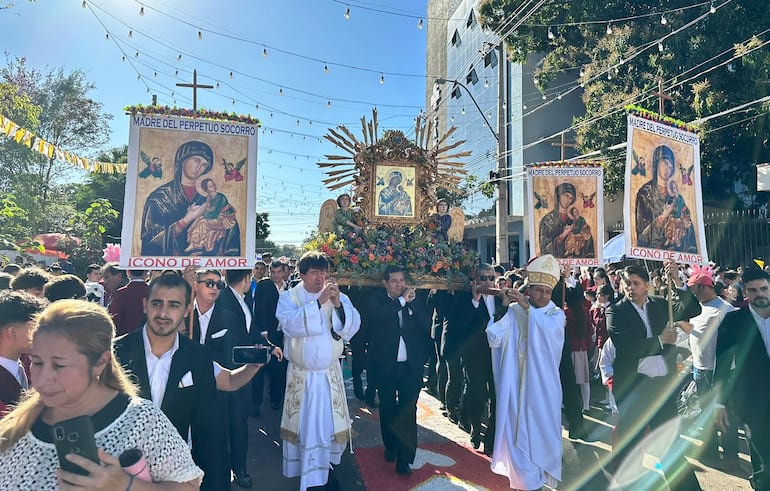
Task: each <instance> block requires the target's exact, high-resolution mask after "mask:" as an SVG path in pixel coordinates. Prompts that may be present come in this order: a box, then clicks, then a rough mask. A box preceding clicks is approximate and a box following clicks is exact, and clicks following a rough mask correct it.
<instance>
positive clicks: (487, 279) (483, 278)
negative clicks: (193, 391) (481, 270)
mask: <svg viewBox="0 0 770 491" xmlns="http://www.w3.org/2000/svg"><path fill="white" fill-rule="evenodd" d="M479 280H480V281H495V276H494V275H492V276H484V275H481V276H479Z"/></svg>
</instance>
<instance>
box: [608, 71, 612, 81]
mask: <svg viewBox="0 0 770 491" xmlns="http://www.w3.org/2000/svg"><path fill="white" fill-rule="evenodd" d="M607 80H612V73H611V72H607Z"/></svg>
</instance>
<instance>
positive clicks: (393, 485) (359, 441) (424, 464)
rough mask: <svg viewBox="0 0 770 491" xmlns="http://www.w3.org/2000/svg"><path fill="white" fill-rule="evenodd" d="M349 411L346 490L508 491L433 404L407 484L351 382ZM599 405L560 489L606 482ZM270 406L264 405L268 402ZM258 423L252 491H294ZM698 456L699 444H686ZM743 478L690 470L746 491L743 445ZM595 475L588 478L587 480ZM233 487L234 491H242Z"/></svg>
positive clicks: (272, 414) (264, 426) (269, 415)
mask: <svg viewBox="0 0 770 491" xmlns="http://www.w3.org/2000/svg"><path fill="white" fill-rule="evenodd" d="M347 385H348V387H347V391H348V404H349V406H350V413H351V416H352V417H353V419H354V423H353V428H354V436H353V445H354V455H350V453H349V452H346V453H345V455H344V456H343V460H342V464H341V465H340V466H338V467H337V470H336V473H337V477H338V479H339V481H340V484H341V487H342V490H343V491H358V490H366V489H368V490H376V491H398V490H405V491H406V490H420V491H425V490H434V489H435V490H474V489H489V490H498V489H499V490H505V489H507V481H506V480H505V479H503V478H499V477H498V476H494V475H492V473H491V472H490V471H489V467H488V466H489V460H488V458H487V457H486V456H484V455H483V454H482V453H481V452H479V451H474V450H473V448H472V447H471V446H470V438H469V436H468V434H467V433H465V432H463V431H462V430H460V429H459V428H458V427H457V425H454V424H451V423H450V422H449V420H448V419H447V418H445V417H444V416H442V415H441V411H440V410H439V403H438V401H437V400H436V399H434V398H433V397H431V396H430V395H428V394H427V393H426V392H424V391H423V392H422V393H421V395H420V400H419V407H418V416H417V418H418V424H419V425H420V434H419V442H420V450H418V455H417V458H416V459H415V465H414V466H413V467H414V468H415V472H414V473H413V474H412V475H411V476H409V477H403V476H399V475H397V474H396V473H395V471H394V469H392V467H393V464H388V463H387V462H385V460H384V459H383V458H382V451H383V449H382V442H381V439H380V432H379V420H378V411H377V410H376V409H370V408H368V407H366V406H365V405H362V404H361V403H360V402H359V401H357V400H356V399H355V398H354V397H353V390H352V385H351V384H350V381H348V383H347ZM592 389H593V390H594V392H595V395H596V397H593V399H596V400H597V403H596V404H595V408H594V409H592V411H591V413H589V415H587V416H586V422H587V429H588V431H589V432H590V433H591V435H592V436H593V437H595V438H597V441H596V442H591V443H584V442H575V441H570V440H568V439H566V436H567V435H566V432H564V437H565V438H564V440H563V443H564V459H565V465H564V476H563V481H562V485H561V487H560V488H559V489H563V490H578V489H583V490H594V489H596V490H602V489H605V488H606V485H607V483H606V479H604V477H603V475H602V473H601V472H600V471H599V470H598V468H597V465H596V463H597V460H598V459H600V458H602V457H603V456H605V455H606V454H607V452H608V451H609V450H610V446H609V438H610V429H611V427H610V425H609V424H608V423H607V420H608V419H609V418H610V416H611V415H610V414H609V413H608V412H603V411H601V410H600V409H599V407H600V405H599V404H598V399H600V398H601V397H603V396H604V394H603V392H599V391H601V388H599V387H597V386H593V387H592ZM265 400H267V398H265ZM263 406H264V407H263V408H262V416H261V417H260V418H251V419H250V421H249V425H250V426H249V433H250V436H251V438H250V441H251V443H250V447H249V453H250V458H249V472H250V473H251V475H252V477H253V478H254V486H253V488H252V489H254V490H258V491H261V490H271V491H284V490H285V491H290V490H292V491H293V490H297V489H298V487H299V479H286V478H284V477H282V475H281V447H280V445H281V443H280V439H279V438H278V434H279V432H278V430H279V422H280V421H279V420H280V412H279V411H277V410H273V409H271V408H270V407H269V405H268V404H267V403H265V404H263ZM688 441H690V442H691V443H692V445H693V447H692V451H693V452H695V451H696V450H697V446H698V445H699V444H700V442H699V441H698V440H694V439H688ZM741 446H742V448H741V451H742V452H744V453H742V454H741V455H740V457H741V461H742V471H741V472H735V474H738V475H732V474H728V473H725V472H721V471H719V470H715V469H712V468H709V467H707V466H705V465H703V464H701V463H699V462H698V461H696V460H692V459H691V460H690V462H691V463H692V464H693V466H694V469H695V472H696V474H697V476H698V480H699V482H700V484H701V486H702V487H703V489H704V490H707V491H708V490H714V491H716V490H719V491H726V490H740V489H745V490H749V489H751V487H750V486H749V484H748V481H747V480H746V478H747V477H748V473H747V471H748V469H749V460H748V456H747V455H746V454H745V451H746V449H745V441H743V440H741ZM645 464H646V465H648V466H649V467H650V468H654V466H655V461H654V459H652V458H647V459H646V460H645ZM591 476H592V477H591ZM239 489H240V488H238V487H237V486H235V485H233V490H239Z"/></svg>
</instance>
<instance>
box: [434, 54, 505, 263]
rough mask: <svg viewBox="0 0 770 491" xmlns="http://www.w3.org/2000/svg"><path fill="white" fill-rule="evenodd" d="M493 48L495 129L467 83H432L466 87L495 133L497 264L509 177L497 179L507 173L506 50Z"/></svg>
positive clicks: (501, 252) (501, 260) (500, 258)
mask: <svg viewBox="0 0 770 491" xmlns="http://www.w3.org/2000/svg"><path fill="white" fill-rule="evenodd" d="M496 49H498V50H499V53H498V57H499V60H500V62H499V63H498V64H497V66H498V79H497V82H498V83H497V130H498V131H495V130H494V129H493V128H492V125H491V124H489V120H488V119H487V117H486V115H484V111H482V110H481V107H479V103H478V102H476V98H475V97H473V93H471V91H470V90H469V89H468V87H466V86H465V85H464V84H463V83H461V82H459V81H457V80H447V79H445V78H437V79H436V81H435V83H436V84H445V83H447V82H451V83H453V84H456V85H459V86H460V87H462V88H463V89H465V92H467V93H468V95H469V96H470V98H471V101H473V104H474V105H475V106H476V109H478V111H479V114H481V117H482V119H483V120H484V123H485V124H486V125H487V128H489V131H490V132H491V133H492V136H494V137H495V141H497V214H496V223H495V237H496V240H495V254H496V260H497V262H498V263H499V264H505V265H507V264H508V181H506V180H504V179H500V177H501V176H504V175H506V173H507V170H508V162H507V159H506V150H507V148H506V142H505V138H506V135H507V130H506V124H507V118H506V111H505V99H506V73H505V68H506V65H507V63H505V62H503V60H505V59H506V58H505V51H504V48H503V43H502V42H501V43H499V44H498V45H497V46H496Z"/></svg>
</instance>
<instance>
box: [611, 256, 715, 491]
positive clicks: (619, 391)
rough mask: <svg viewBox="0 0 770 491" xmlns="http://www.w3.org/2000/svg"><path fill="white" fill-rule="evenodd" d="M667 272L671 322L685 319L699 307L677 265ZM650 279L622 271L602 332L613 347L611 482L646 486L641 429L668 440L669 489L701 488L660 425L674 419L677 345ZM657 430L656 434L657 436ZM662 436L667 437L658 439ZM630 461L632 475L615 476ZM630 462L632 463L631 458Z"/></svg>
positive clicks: (635, 270) (637, 270)
mask: <svg viewBox="0 0 770 491" xmlns="http://www.w3.org/2000/svg"><path fill="white" fill-rule="evenodd" d="M666 271H667V274H668V275H669V277H670V278H672V280H673V281H674V284H675V286H676V288H677V290H676V294H677V295H678V297H679V299H678V300H676V301H673V302H672V303H673V305H672V311H673V321H680V320H686V319H689V318H691V317H695V316H696V315H698V314H700V312H701V307H700V304H699V303H698V300H697V299H696V298H695V296H694V295H693V294H692V293H691V292H690V291H688V290H686V289H682V288H684V284H683V282H682V280H681V279H680V278H679V276H678V267H677V265H676V264H675V263H673V262H671V263H668V264H666ZM649 281H650V277H649V275H648V274H647V270H645V269H644V268H643V267H640V266H628V267H626V268H625V269H624V270H623V272H622V286H623V289H624V290H625V293H626V296H625V298H623V299H622V300H620V301H619V302H617V303H615V304H613V305H611V306H610V307H609V308H608V309H607V311H606V315H607V331H608V332H609V334H610V337H611V338H612V342H613V343H614V345H615V349H616V352H617V355H616V357H615V362H614V364H613V367H614V371H615V373H614V377H613V379H612V382H611V383H612V388H613V392H614V393H615V398H616V399H617V402H618V410H619V414H618V421H617V424H616V425H615V434H614V438H613V448H612V452H613V456H612V458H613V462H612V466H611V468H612V469H613V470H614V471H616V474H615V478H616V480H618V482H619V483H620V484H621V485H628V484H629V481H634V484H632V487H634V488H635V487H638V486H644V485H645V484H646V485H649V482H647V481H646V480H647V479H650V478H652V479H655V476H654V474H655V473H647V474H645V475H640V474H641V473H642V472H643V471H642V469H641V464H642V460H641V457H642V456H641V453H637V452H639V450H640V448H639V447H640V446H641V445H642V443H643V439H644V434H645V431H646V430H647V429H648V428H649V430H650V438H651V439H656V438H658V439H660V438H664V437H669V438H672V441H671V442H669V443H667V444H666V445H667V451H666V454H665V455H662V456H660V463H661V466H662V469H663V472H664V474H665V477H666V479H667V481H668V485H669V487H670V488H671V490H672V491H677V490H688V491H689V490H693V489H700V485H699V484H698V480H697V478H696V477H695V474H694V472H693V470H692V468H691V467H690V464H689V463H688V462H687V460H685V458H684V445H685V443H684V441H683V440H681V439H680V438H679V433H678V431H676V432H673V434H671V433H672V432H671V429H670V427H669V428H668V429H666V428H663V425H664V424H666V423H669V422H672V421H676V418H677V416H678V414H677V410H676V403H675V400H674V398H673V397H672V393H673V392H674V389H675V387H676V386H677V385H678V378H677V372H676V366H675V363H673V360H672V359H671V357H670V356H668V355H669V354H670V353H673V351H672V350H673V348H674V346H673V344H674V342H675V341H676V329H675V328H674V327H673V326H668V327H667V324H668V303H667V300H666V299H665V298H663V297H659V296H648V294H647V292H648V287H649ZM656 430H658V431H657V432H656ZM662 433H668V434H667V435H663V434H662ZM626 458H629V463H630V464H631V467H632V468H634V469H635V471H638V473H637V472H632V474H633V475H631V476H626V475H620V474H618V473H617V471H618V470H619V469H620V464H621V463H623V461H624V460H626ZM634 459H635V460H634Z"/></svg>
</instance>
